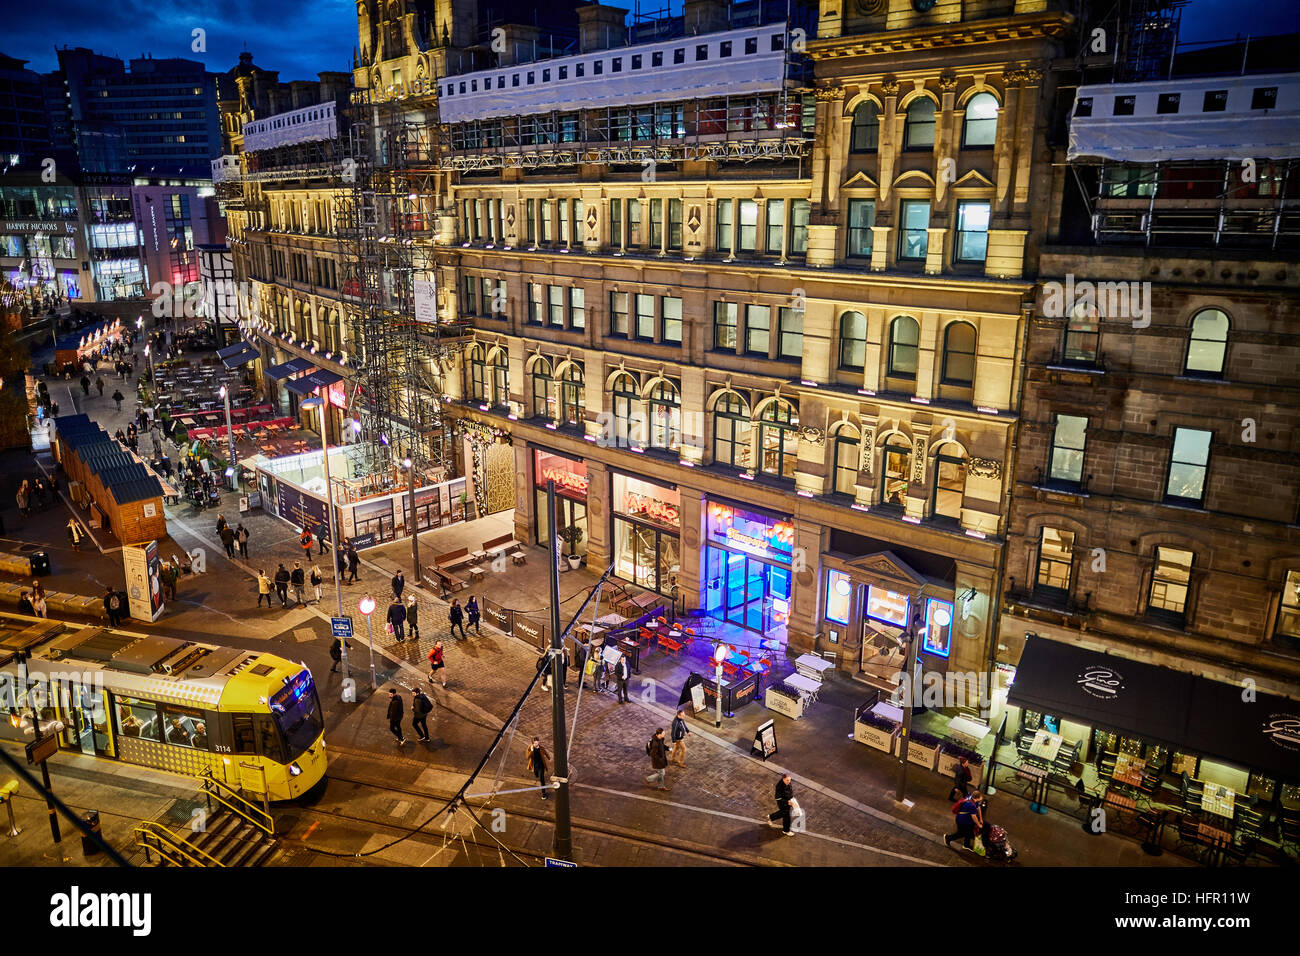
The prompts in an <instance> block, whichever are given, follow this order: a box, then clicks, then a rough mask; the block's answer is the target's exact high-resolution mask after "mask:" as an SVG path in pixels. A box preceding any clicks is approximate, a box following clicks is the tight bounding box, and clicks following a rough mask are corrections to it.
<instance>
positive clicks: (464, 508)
mask: <svg viewBox="0 0 1300 956" xmlns="http://www.w3.org/2000/svg"><path fill="white" fill-rule="evenodd" d="M460 516H461V520H462V521H468V520H469V492H468V491H462V492H461V493H460Z"/></svg>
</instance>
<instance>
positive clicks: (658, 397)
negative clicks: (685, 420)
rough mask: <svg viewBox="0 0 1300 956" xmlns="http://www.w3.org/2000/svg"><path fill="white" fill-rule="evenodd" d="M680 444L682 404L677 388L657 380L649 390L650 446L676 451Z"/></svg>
mask: <svg viewBox="0 0 1300 956" xmlns="http://www.w3.org/2000/svg"><path fill="white" fill-rule="evenodd" d="M681 444H682V406H681V402H680V401H679V400H678V398H677V388H676V387H675V386H674V385H673V384H672V383H671V382H659V383H658V384H657V385H655V387H654V388H652V389H651V390H650V447H651V448H665V449H667V450H669V451H677V450H678V449H679V448H680V447H681Z"/></svg>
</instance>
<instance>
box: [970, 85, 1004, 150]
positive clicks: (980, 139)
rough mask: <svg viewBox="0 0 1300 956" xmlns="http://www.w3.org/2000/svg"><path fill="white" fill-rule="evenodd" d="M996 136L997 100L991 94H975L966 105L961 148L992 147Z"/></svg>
mask: <svg viewBox="0 0 1300 956" xmlns="http://www.w3.org/2000/svg"><path fill="white" fill-rule="evenodd" d="M997 135H998V99H997V97H996V96H994V95H993V94H992V93H976V94H975V95H974V96H972V97H971V98H970V100H969V102H967V104H966V123H965V126H964V128H963V129H962V146H965V147H968V148H969V147H975V148H978V147H984V146H992V145H993V141H994V140H995V139H997Z"/></svg>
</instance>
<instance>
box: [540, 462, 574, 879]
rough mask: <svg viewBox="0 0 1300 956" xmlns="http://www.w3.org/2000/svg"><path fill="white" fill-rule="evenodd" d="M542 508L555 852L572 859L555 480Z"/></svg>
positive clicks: (558, 855)
mask: <svg viewBox="0 0 1300 956" xmlns="http://www.w3.org/2000/svg"><path fill="white" fill-rule="evenodd" d="M546 510H547V514H548V516H549V518H548V521H547V523H548V524H549V525H550V532H551V533H550V534H549V535H548V536H547V537H548V541H547V544H548V550H549V551H550V560H551V564H550V578H551V723H552V735H553V738H554V740H553V743H554V745H555V779H556V781H557V782H558V783H559V787H558V788H557V789H556V791H555V855H556V856H557V857H559V858H560V859H561V860H569V861H572V860H573V834H572V831H571V829H570V822H569V741H568V728H567V727H566V726H565V715H564V632H563V631H562V630H561V629H560V550H559V537H558V529H557V528H556V517H557V516H556V513H555V482H554V481H547V482H546Z"/></svg>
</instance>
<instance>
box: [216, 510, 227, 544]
mask: <svg viewBox="0 0 1300 956" xmlns="http://www.w3.org/2000/svg"><path fill="white" fill-rule="evenodd" d="M225 530H226V516H225V515H223V514H219V515H217V537H218V538H220V537H221V532H223V531H225Z"/></svg>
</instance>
